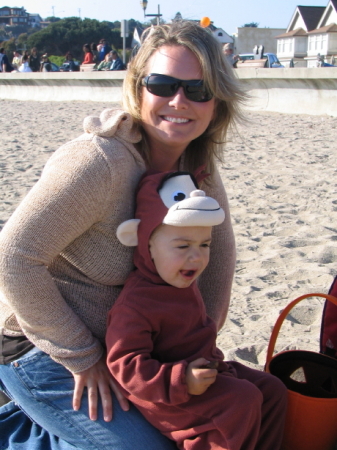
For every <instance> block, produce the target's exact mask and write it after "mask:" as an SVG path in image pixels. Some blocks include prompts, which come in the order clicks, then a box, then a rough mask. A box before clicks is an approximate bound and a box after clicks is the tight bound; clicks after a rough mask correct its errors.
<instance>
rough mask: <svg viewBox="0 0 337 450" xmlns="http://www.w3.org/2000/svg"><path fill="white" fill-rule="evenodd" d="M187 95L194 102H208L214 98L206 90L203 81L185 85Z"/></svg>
mask: <svg viewBox="0 0 337 450" xmlns="http://www.w3.org/2000/svg"><path fill="white" fill-rule="evenodd" d="M185 95H186V97H187V98H188V99H189V100H192V101H193V102H208V101H209V100H211V98H212V96H211V95H210V94H209V93H208V92H207V91H206V90H205V88H204V86H203V83H202V81H193V80H192V81H191V82H190V83H189V84H187V83H186V84H185Z"/></svg>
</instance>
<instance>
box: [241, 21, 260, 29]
mask: <svg viewBox="0 0 337 450" xmlns="http://www.w3.org/2000/svg"><path fill="white" fill-rule="evenodd" d="M258 26H259V24H258V23H257V22H250V23H245V24H244V25H243V27H244V28H249V27H250V28H257V27H258Z"/></svg>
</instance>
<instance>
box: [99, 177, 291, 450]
mask: <svg viewBox="0 0 337 450" xmlns="http://www.w3.org/2000/svg"><path fill="white" fill-rule="evenodd" d="M223 220H224V212H223V210H222V209H221V208H220V207H219V205H218V203H217V202H216V200H214V199H212V198H209V197H205V194H204V192H203V191H200V190H199V189H198V186H197V183H196V181H195V180H194V178H193V176H191V175H190V174H188V173H184V172H175V173H165V174H163V173H150V174H147V175H146V176H145V177H144V178H143V179H142V181H141V183H140V187H139V190H138V194H137V210H136V219H132V220H129V221H127V222H124V223H123V224H121V225H120V226H119V228H118V230H117V236H118V238H119V240H120V241H121V242H122V243H123V244H125V245H132V246H137V247H136V250H135V255H134V263H135V266H136V269H135V271H134V272H132V273H131V275H130V276H129V277H128V280H127V282H126V284H125V286H124V289H123V291H122V293H121V295H120V296H119V298H118V299H117V301H116V303H115V305H114V306H113V308H112V309H111V310H110V312H109V317H108V330H107V337H106V342H107V350H108V358H107V363H108V367H109V369H110V371H111V373H112V375H113V376H114V378H115V379H116V381H117V382H118V384H119V386H120V388H121V391H122V392H123V394H124V395H125V396H126V397H127V398H128V399H129V400H130V401H131V402H133V403H134V404H135V405H136V407H137V408H138V409H139V410H140V411H141V412H142V414H143V415H144V416H145V417H146V419H147V420H148V421H149V422H150V423H151V424H153V425H154V426H155V427H157V428H158V429H159V430H160V431H161V432H162V433H163V434H164V435H165V436H167V437H168V438H170V439H172V440H174V441H175V442H176V444H177V446H178V448H179V449H186V450H216V449H217V450H218V449H219V450H220V449H230V450H253V449H258V450H277V449H279V448H280V445H281V442H282V433H283V426H284V417H285V412H286V398H287V395H286V388H285V387H284V385H283V384H282V383H281V381H279V380H278V379H277V378H275V377H273V376H272V375H270V374H267V373H264V372H259V371H256V370H253V369H250V368H248V367H245V366H243V365H242V364H240V363H238V362H225V361H223V354H222V352H221V351H220V350H219V349H218V348H217V347H216V337H217V330H216V326H215V323H214V321H213V320H212V319H211V318H210V317H208V316H207V315H206V311H205V306H204V303H203V300H202V298H201V294H200V292H199V289H198V286H197V282H196V280H197V278H198V276H199V275H200V274H201V273H202V271H203V270H204V269H205V268H206V266H207V263H208V260H209V252H210V245H211V235H212V227H213V226H216V225H218V224H220V223H221V222H222V221H223Z"/></svg>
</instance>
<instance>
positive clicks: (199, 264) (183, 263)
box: [149, 225, 212, 288]
mask: <svg viewBox="0 0 337 450" xmlns="http://www.w3.org/2000/svg"><path fill="white" fill-rule="evenodd" d="M211 238H212V227H175V226H172V225H161V226H160V227H159V228H157V229H156V230H155V232H154V233H153V235H152V236H151V239H150V242H149V248H150V253H151V258H152V259H153V262H154V265H155V266H156V269H157V272H158V274H159V275H160V277H161V278H162V279H163V280H164V281H166V283H168V284H171V285H172V286H175V287H177V288H186V287H188V286H190V285H191V284H192V283H193V281H194V280H196V279H197V278H198V276H199V275H200V274H201V273H202V272H203V270H204V269H205V268H206V266H207V264H208V261H209V252H210V244H211Z"/></svg>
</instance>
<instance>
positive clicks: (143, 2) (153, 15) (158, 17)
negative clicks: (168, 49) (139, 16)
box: [140, 0, 162, 25]
mask: <svg viewBox="0 0 337 450" xmlns="http://www.w3.org/2000/svg"><path fill="white" fill-rule="evenodd" d="M140 4H141V5H142V8H143V10H144V18H145V17H157V25H159V22H160V17H161V16H162V14H160V5H158V14H145V10H146V8H147V4H148V0H143V1H142V2H140Z"/></svg>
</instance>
